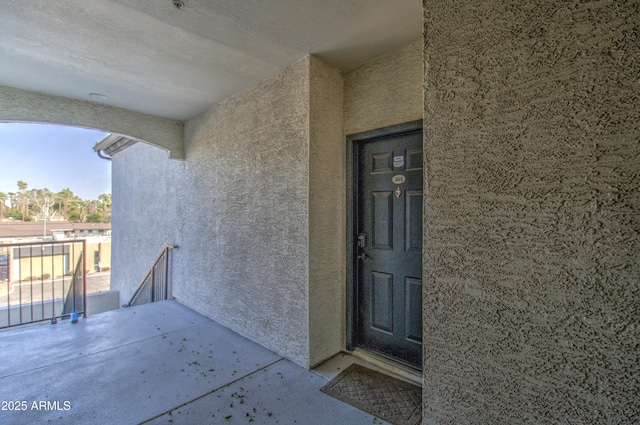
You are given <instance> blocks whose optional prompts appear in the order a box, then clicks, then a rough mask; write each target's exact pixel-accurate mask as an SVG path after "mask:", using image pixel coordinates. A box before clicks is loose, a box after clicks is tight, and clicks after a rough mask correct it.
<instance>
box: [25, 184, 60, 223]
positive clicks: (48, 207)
mask: <svg viewBox="0 0 640 425" xmlns="http://www.w3.org/2000/svg"><path fill="white" fill-rule="evenodd" d="M54 198H55V194H54V193H53V192H51V191H50V190H49V189H47V188H44V189H31V196H30V199H31V205H32V206H33V207H35V208H36V211H37V214H38V215H39V216H41V217H42V219H43V220H44V221H48V220H51V219H52V218H53V217H55V215H56V214H57V211H56V210H55V209H54V208H53V200H54Z"/></svg>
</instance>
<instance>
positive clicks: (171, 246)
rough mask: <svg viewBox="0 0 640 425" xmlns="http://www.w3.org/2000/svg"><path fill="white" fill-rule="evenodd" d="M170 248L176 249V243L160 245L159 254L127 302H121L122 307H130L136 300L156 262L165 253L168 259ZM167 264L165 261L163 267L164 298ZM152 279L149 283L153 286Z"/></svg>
mask: <svg viewBox="0 0 640 425" xmlns="http://www.w3.org/2000/svg"><path fill="white" fill-rule="evenodd" d="M170 249H178V245H170V244H165V245H164V246H163V247H162V250H161V251H160V254H159V255H158V256H157V257H156V259H155V261H154V262H153V264H152V265H151V267H150V268H149V270H148V271H147V273H146V274H145V275H144V278H143V279H142V281H141V282H140V284H139V285H138V287H137V288H136V290H135V292H134V293H133V296H132V297H131V299H130V300H129V302H128V303H126V304H123V305H122V307H123V308H127V307H131V306H132V305H133V303H134V302H135V301H136V298H138V296H139V295H140V293H141V292H142V290H143V289H144V287H145V285H146V284H147V282H149V277H152V276H153V273H154V270H155V268H156V266H157V265H158V263H159V262H160V260H162V259H163V258H164V257H165V255H166V256H167V260H168V253H169V250H170ZM168 265H169V262H168V261H165V269H164V283H165V288H164V290H165V291H164V292H165V293H164V298H163V299H166V298H167V293H166V291H167V288H168V286H169V285H167V281H168ZM153 281H154V279H151V285H152V286H153V284H154V282H153ZM151 293H152V296H153V288H152V291H151ZM151 301H152V302H153V301H155V299H152V300H151ZM158 301H161V300H158Z"/></svg>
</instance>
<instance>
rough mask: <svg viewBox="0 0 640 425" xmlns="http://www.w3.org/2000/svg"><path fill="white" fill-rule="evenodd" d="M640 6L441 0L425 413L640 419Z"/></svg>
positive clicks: (484, 419)
mask: <svg viewBox="0 0 640 425" xmlns="http://www.w3.org/2000/svg"><path fill="white" fill-rule="evenodd" d="M639 9H640V3H639V2H638V1H622V0H621V1H599V2H581V1H565V2H558V1H540V2H511V1H506V0H504V1H502V0H492V1H484V2H476V1H450V2H430V1H426V0H425V1H424V12H425V43H424V49H425V51H424V58H425V59H424V60H425V65H426V76H425V121H424V122H425V161H426V170H427V174H426V178H425V182H426V189H427V190H426V197H425V222H424V224H425V244H424V246H425V266H424V273H425V277H426V280H425V284H424V347H425V353H424V354H425V356H424V382H425V386H424V393H423V394H424V396H423V402H424V411H423V415H424V422H425V423H427V424H472V423H474V424H516V423H545V424H568V423H589V424H595V423H598V424H614V423H615V424H622V423H625V424H631V423H639V422H640V402H639V400H640V399H639V398H638V390H639V389H640V373H639V370H640V367H639V360H638V343H639V341H638V323H640V315H639V308H638V305H639V304H640V299H639V294H640V265H639V262H638V258H640V250H639V248H640V238H639V230H640V189H639V188H640V121H639V120H638V116H639V110H638V105H639V104H640V103H639V102H640V97H639V93H640V80H639V79H638V76H639V75H640V60H639V58H640V47H639V46H640V43H639V40H638V27H639V26H640V13H639Z"/></svg>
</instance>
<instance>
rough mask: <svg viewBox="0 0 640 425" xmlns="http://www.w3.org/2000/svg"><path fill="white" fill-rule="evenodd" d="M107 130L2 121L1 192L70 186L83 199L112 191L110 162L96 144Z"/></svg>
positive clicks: (0, 151) (91, 198)
mask: <svg viewBox="0 0 640 425" xmlns="http://www.w3.org/2000/svg"><path fill="white" fill-rule="evenodd" d="M107 135H108V133H102V132H99V131H95V130H87V129H83V128H75V127H63V126H56V125H42V124H17V123H0V192H4V193H8V192H17V191H18V180H22V181H24V182H26V183H27V184H28V185H29V187H28V189H44V188H47V189H49V190H51V191H52V192H59V191H60V190H62V189H64V188H67V187H68V188H70V189H71V191H72V192H73V194H74V195H76V196H79V197H80V198H82V199H88V200H93V199H97V198H98V195H101V194H103V193H111V162H110V161H107V160H105V159H102V158H100V157H98V154H97V153H96V152H94V151H93V146H94V145H95V144H96V143H97V142H99V141H100V140H102V139H104V138H105V137H106V136H107Z"/></svg>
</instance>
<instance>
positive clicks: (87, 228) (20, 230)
mask: <svg viewBox="0 0 640 425" xmlns="http://www.w3.org/2000/svg"><path fill="white" fill-rule="evenodd" d="M45 232H46V233H45ZM76 239H86V253H87V255H86V259H85V261H86V267H87V270H86V271H87V272H88V273H93V272H98V271H105V270H109V269H110V268H111V224H109V223H68V222H52V223H50V222H47V226H46V230H45V227H44V222H21V221H14V222H3V223H0V279H2V280H9V281H19V280H23V279H25V278H26V277H28V278H32V277H34V276H35V277H43V276H46V277H49V276H50V277H58V276H63V275H66V274H67V273H68V272H69V270H70V267H71V265H72V264H75V262H76V261H77V260H78V254H79V252H77V251H76V249H75V248H70V247H69V246H67V245H68V244H64V243H61V244H59V245H58V244H54V245H46V246H45V247H44V248H42V249H33V247H30V246H29V245H26V246H25V245H22V244H28V243H30V242H38V243H40V242H41V241H42V240H45V241H60V242H64V241H70V240H76ZM9 244H21V245H19V246H15V245H14V246H10V245H9Z"/></svg>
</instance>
